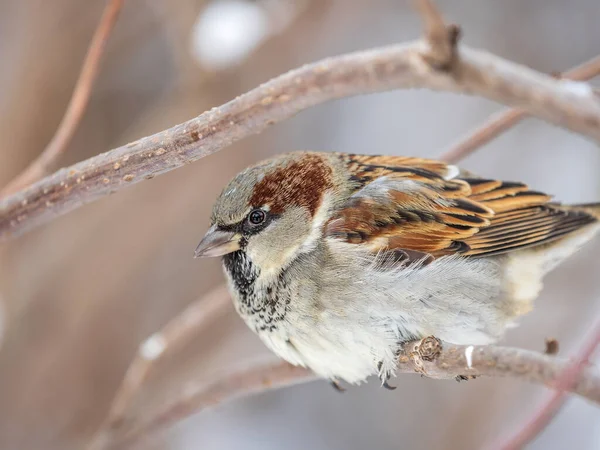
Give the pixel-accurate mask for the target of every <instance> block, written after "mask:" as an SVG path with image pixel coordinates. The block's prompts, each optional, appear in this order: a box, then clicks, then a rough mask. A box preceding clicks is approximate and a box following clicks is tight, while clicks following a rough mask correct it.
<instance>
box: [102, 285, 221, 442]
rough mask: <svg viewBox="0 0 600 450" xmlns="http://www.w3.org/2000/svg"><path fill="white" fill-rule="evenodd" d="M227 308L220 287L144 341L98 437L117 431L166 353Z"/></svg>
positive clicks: (177, 346) (208, 323)
mask: <svg viewBox="0 0 600 450" xmlns="http://www.w3.org/2000/svg"><path fill="white" fill-rule="evenodd" d="M230 306H231V301H230V300H229V296H228V295H227V288H226V287H225V286H222V287H220V288H218V289H215V290H214V291H212V292H211V293H209V294H207V295H206V296H205V297H203V298H202V299H200V300H197V301H195V302H194V303H192V304H191V305H190V306H188V307H187V308H186V309H185V310H183V311H182V312H181V313H180V314H178V315H177V316H176V317H175V318H174V319H172V320H171V321H169V323H167V325H166V326H165V327H164V328H163V329H162V330H161V331H160V332H159V333H155V334H153V335H152V336H150V337H149V338H148V339H146V341H144V342H143V343H142V345H140V349H139V351H138V353H137V355H136V356H135V358H134V360H133V362H132V363H131V364H130V366H129V368H128V369H127V373H126V374H125V377H124V379H123V382H122V383H121V386H120V387H119V390H118V391H117V394H116V395H115V398H114V400H113V402H112V405H111V408H110V412H109V414H108V417H107V420H106V422H105V423H104V424H103V425H102V426H101V427H100V430H99V432H98V435H102V434H105V433H106V432H108V431H110V430H111V429H113V428H117V427H118V426H119V424H121V423H122V422H123V419H124V418H125V414H126V412H127V408H128V407H129V406H130V405H131V403H132V401H133V399H134V397H135V395H136V394H137V393H138V392H139V390H140V389H141V387H142V386H143V384H144V382H145V380H146V379H147V377H148V375H149V373H150V370H151V369H152V368H153V367H154V366H155V365H156V364H157V363H158V361H159V359H160V358H161V357H162V356H163V354H164V352H165V351H167V350H169V351H174V350H175V349H176V348H179V347H181V346H182V345H184V344H185V343H187V342H188V341H189V339H190V336H192V335H194V334H195V333H197V332H198V330H201V329H203V328H205V327H206V326H208V325H210V323H212V322H214V321H215V320H217V319H218V318H219V317H221V316H222V315H223V314H225V313H226V312H227V310H228V308H229V307H230ZM98 439H100V438H98Z"/></svg>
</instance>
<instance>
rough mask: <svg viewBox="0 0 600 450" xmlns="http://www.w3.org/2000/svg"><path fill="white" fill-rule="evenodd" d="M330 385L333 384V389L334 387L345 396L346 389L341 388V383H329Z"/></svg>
mask: <svg viewBox="0 0 600 450" xmlns="http://www.w3.org/2000/svg"><path fill="white" fill-rule="evenodd" d="M329 384H331V387H333V388H334V389H335V390H336V391H337V392H339V393H340V394H343V393H344V392H346V389H345V388H343V387H342V386H340V383H338V382H337V381H335V380H331V381H329Z"/></svg>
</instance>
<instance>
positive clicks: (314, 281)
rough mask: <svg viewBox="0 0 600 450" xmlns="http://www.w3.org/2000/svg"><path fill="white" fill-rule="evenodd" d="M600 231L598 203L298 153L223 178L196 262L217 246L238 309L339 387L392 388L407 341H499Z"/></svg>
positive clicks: (398, 164)
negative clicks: (373, 384) (369, 383)
mask: <svg viewBox="0 0 600 450" xmlns="http://www.w3.org/2000/svg"><path fill="white" fill-rule="evenodd" d="M599 229H600V203H595V204H580V205H563V204H560V203H557V202H553V201H552V197H551V196H549V195H547V194H545V193H542V192H538V191H535V190H531V189H530V188H529V187H528V186H527V185H526V184H524V183H520V182H509V181H501V180H496V179H494V178H486V177H481V176H478V175H475V174H473V173H471V172H469V171H466V170H463V169H460V168H458V167H457V166H455V165H451V164H447V163H445V162H442V161H436V160H432V159H424V158H418V157H406V156H386V155H359V154H350V153H341V152H317V151H295V152H291V153H283V154H279V155H277V156H274V157H272V158H269V159H267V160H264V161H262V162H259V163H257V164H255V165H253V166H250V167H248V168H247V169H245V170H243V171H242V172H240V173H239V174H237V175H236V176H235V177H234V178H233V179H232V180H231V181H230V182H229V184H227V186H226V187H225V188H224V189H223V191H222V192H221V194H220V195H219V196H218V198H217V199H216V201H215V203H214V206H213V210H212V214H211V219H210V227H209V229H208V231H207V232H206V234H205V236H204V238H203V239H202V240H201V242H200V244H199V245H198V246H197V248H196V250H195V257H219V256H220V257H222V265H223V268H224V272H225V276H226V278H227V284H228V287H229V291H230V293H231V296H232V299H233V303H234V305H235V309H236V311H237V312H238V314H239V315H240V316H241V317H242V319H243V320H244V321H245V323H246V324H247V325H248V327H249V328H250V329H252V330H253V331H254V332H255V333H256V334H258V336H259V337H260V339H261V340H262V341H263V342H264V344H265V345H266V346H267V347H268V348H269V349H270V350H272V351H273V352H274V353H275V354H276V355H277V356H278V357H280V358H282V359H284V360H285V361H287V362H289V363H290V364H292V365H296V366H303V367H306V368H308V369H310V370H311V371H312V372H314V373H315V374H316V375H317V376H319V377H321V378H323V379H326V380H329V381H330V382H331V383H332V384H333V386H334V387H339V383H340V382H341V381H344V382H346V383H348V384H351V385H354V384H360V383H363V382H365V381H366V380H367V378H368V377H370V376H373V375H377V376H378V377H379V378H380V380H381V383H382V385H384V386H385V387H390V386H389V385H388V384H387V381H388V379H389V378H390V377H391V376H394V375H395V370H396V367H397V358H398V355H399V352H400V351H402V349H403V348H404V347H403V346H404V345H405V344H406V343H407V342H409V341H413V340H416V339H422V338H424V337H426V336H435V337H436V338H438V339H440V340H441V341H442V342H448V343H451V344H457V345H489V344H493V343H495V342H498V341H499V340H501V339H502V338H503V336H504V334H505V333H506V331H507V330H508V329H509V328H511V327H514V326H516V325H517V323H518V322H517V321H518V318H519V317H521V316H523V315H524V314H526V313H528V312H530V311H531V310H532V308H533V303H534V300H535V299H536V297H538V295H539V293H540V290H541V289H542V284H543V278H544V276H545V275H546V274H547V273H548V272H550V271H551V270H552V269H554V268H555V267H556V266H557V265H558V264H559V263H561V262H562V261H564V260H565V259H567V258H568V257H569V256H570V255H572V254H573V253H574V252H575V251H577V250H578V249H579V248H581V247H582V246H583V245H584V244H585V243H587V242H588V241H590V240H591V239H592V237H593V236H594V235H595V234H596V233H597V232H598V230H599ZM390 388H392V387H390Z"/></svg>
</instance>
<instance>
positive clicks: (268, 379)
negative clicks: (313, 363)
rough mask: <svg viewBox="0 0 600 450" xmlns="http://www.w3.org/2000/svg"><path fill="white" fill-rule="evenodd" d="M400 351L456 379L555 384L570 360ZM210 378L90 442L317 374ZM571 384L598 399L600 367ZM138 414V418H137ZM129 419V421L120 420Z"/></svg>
mask: <svg viewBox="0 0 600 450" xmlns="http://www.w3.org/2000/svg"><path fill="white" fill-rule="evenodd" d="M405 349H406V351H404V352H403V353H402V354H401V355H400V356H399V364H398V369H397V373H415V372H417V373H421V374H424V375H426V376H427V377H429V378H435V379H454V378H456V377H457V376H467V377H472V376H504V377H511V378H517V379H521V380H524V381H530V382H534V383H540V384H545V385H547V386H553V380H554V379H555V378H556V376H557V375H558V374H559V373H561V371H563V370H564V369H565V367H568V365H569V362H568V361H566V360H562V359H557V358H554V357H551V356H547V355H543V354H540V353H537V352H533V351H530V350H522V349H516V348H507V347H496V346H464V345H451V344H446V343H443V344H442V343H440V341H438V340H437V339H435V338H431V337H430V338H425V339H423V340H421V341H415V342H412V343H408V344H406V345H405ZM214 379H215V380H216V381H215V382H213V383H210V384H202V385H196V386H189V385H188V386H186V389H185V392H183V391H182V392H181V396H180V397H178V398H175V399H172V401H171V402H170V403H169V404H165V405H164V406H163V407H161V409H160V411H159V412H158V413H156V414H153V415H152V416H151V417H149V418H145V419H144V420H140V418H136V417H129V418H127V420H121V421H120V422H119V423H115V424H114V425H113V427H112V428H105V429H103V430H101V432H99V433H98V434H97V435H96V438H95V439H94V442H93V445H92V446H91V447H90V448H93V449H95V450H98V449H101V448H109V447H111V446H113V445H115V444H117V443H120V444H124V443H127V444H131V443H133V442H134V441H136V440H138V439H140V438H142V437H145V436H148V435H150V434H151V433H154V432H156V431H157V430H160V429H163V428H165V427H167V426H169V425H172V424H173V423H175V422H177V421H179V420H181V419H183V418H185V417H187V416H189V415H191V414H193V413H197V412H198V411H201V410H203V409H205V408H208V407H212V406H215V405H218V404H220V403H223V402H225V401H228V400H231V399H234V398H238V397H240V396H244V395H248V394H253V393H259V392H263V391H266V390H270V389H278V388H281V387H285V386H289V385H293V384H298V383H303V382H307V381H310V380H313V379H315V376H314V375H313V374H312V373H311V372H310V371H308V370H306V369H303V368H300V367H294V366H291V365H289V364H287V363H285V362H266V363H258V364H257V363H254V364H250V365H249V366H248V367H246V368H241V369H240V368H237V369H232V370H231V371H230V372H227V373H224V374H222V375H221V376H216V377H214ZM569 390H571V391H572V392H574V393H577V394H579V395H581V396H582V397H585V398H587V399H589V400H592V401H594V402H596V403H600V372H599V371H598V370H597V369H596V368H590V367H585V368H584V369H583V372H582V373H581V377H580V378H579V379H578V381H577V382H576V383H574V384H573V385H571V386H569ZM136 419H137V420H136ZM123 424H127V425H126V426H121V425H123Z"/></svg>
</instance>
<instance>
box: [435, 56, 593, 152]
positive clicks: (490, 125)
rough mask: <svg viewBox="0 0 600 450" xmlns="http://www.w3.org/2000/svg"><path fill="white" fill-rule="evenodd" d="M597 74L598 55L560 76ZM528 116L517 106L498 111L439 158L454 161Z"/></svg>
mask: <svg viewBox="0 0 600 450" xmlns="http://www.w3.org/2000/svg"><path fill="white" fill-rule="evenodd" d="M598 75H600V57H595V58H592V59H590V60H589V61H586V62H585V63H583V64H581V65H579V66H577V67H574V68H573V69H571V70H569V71H567V72H565V73H564V74H562V75H561V77H562V78H565V79H569V80H573V81H585V80H589V79H591V78H594V77H595V76H598ZM528 116H529V114H527V112H526V111H524V110H522V109H519V108H514V109H509V110H507V111H503V112H501V113H498V114H497V115H495V116H492V117H491V118H489V119H488V120H487V121H486V122H485V123H484V124H482V125H481V126H480V127H479V128H477V129H476V130H473V131H470V132H469V133H468V134H467V135H466V136H465V137H463V138H462V139H460V140H459V141H458V142H457V143H455V144H453V145H451V146H450V147H449V148H448V150H446V151H445V152H444V153H442V155H441V156H440V159H441V160H443V161H447V162H449V163H456V162H458V161H460V160H461V159H464V158H466V157H467V156H468V155H470V154H471V153H473V152H474V151H475V150H477V149H478V148H480V147H482V146H484V145H485V144H487V143H489V142H491V141H492V140H493V139H495V138H497V137H498V136H499V135H501V134H502V133H504V132H505V131H507V130H509V129H510V128H512V127H513V126H515V125H516V124H517V123H519V122H520V121H521V120H523V119H525V118H526V117H528Z"/></svg>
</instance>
